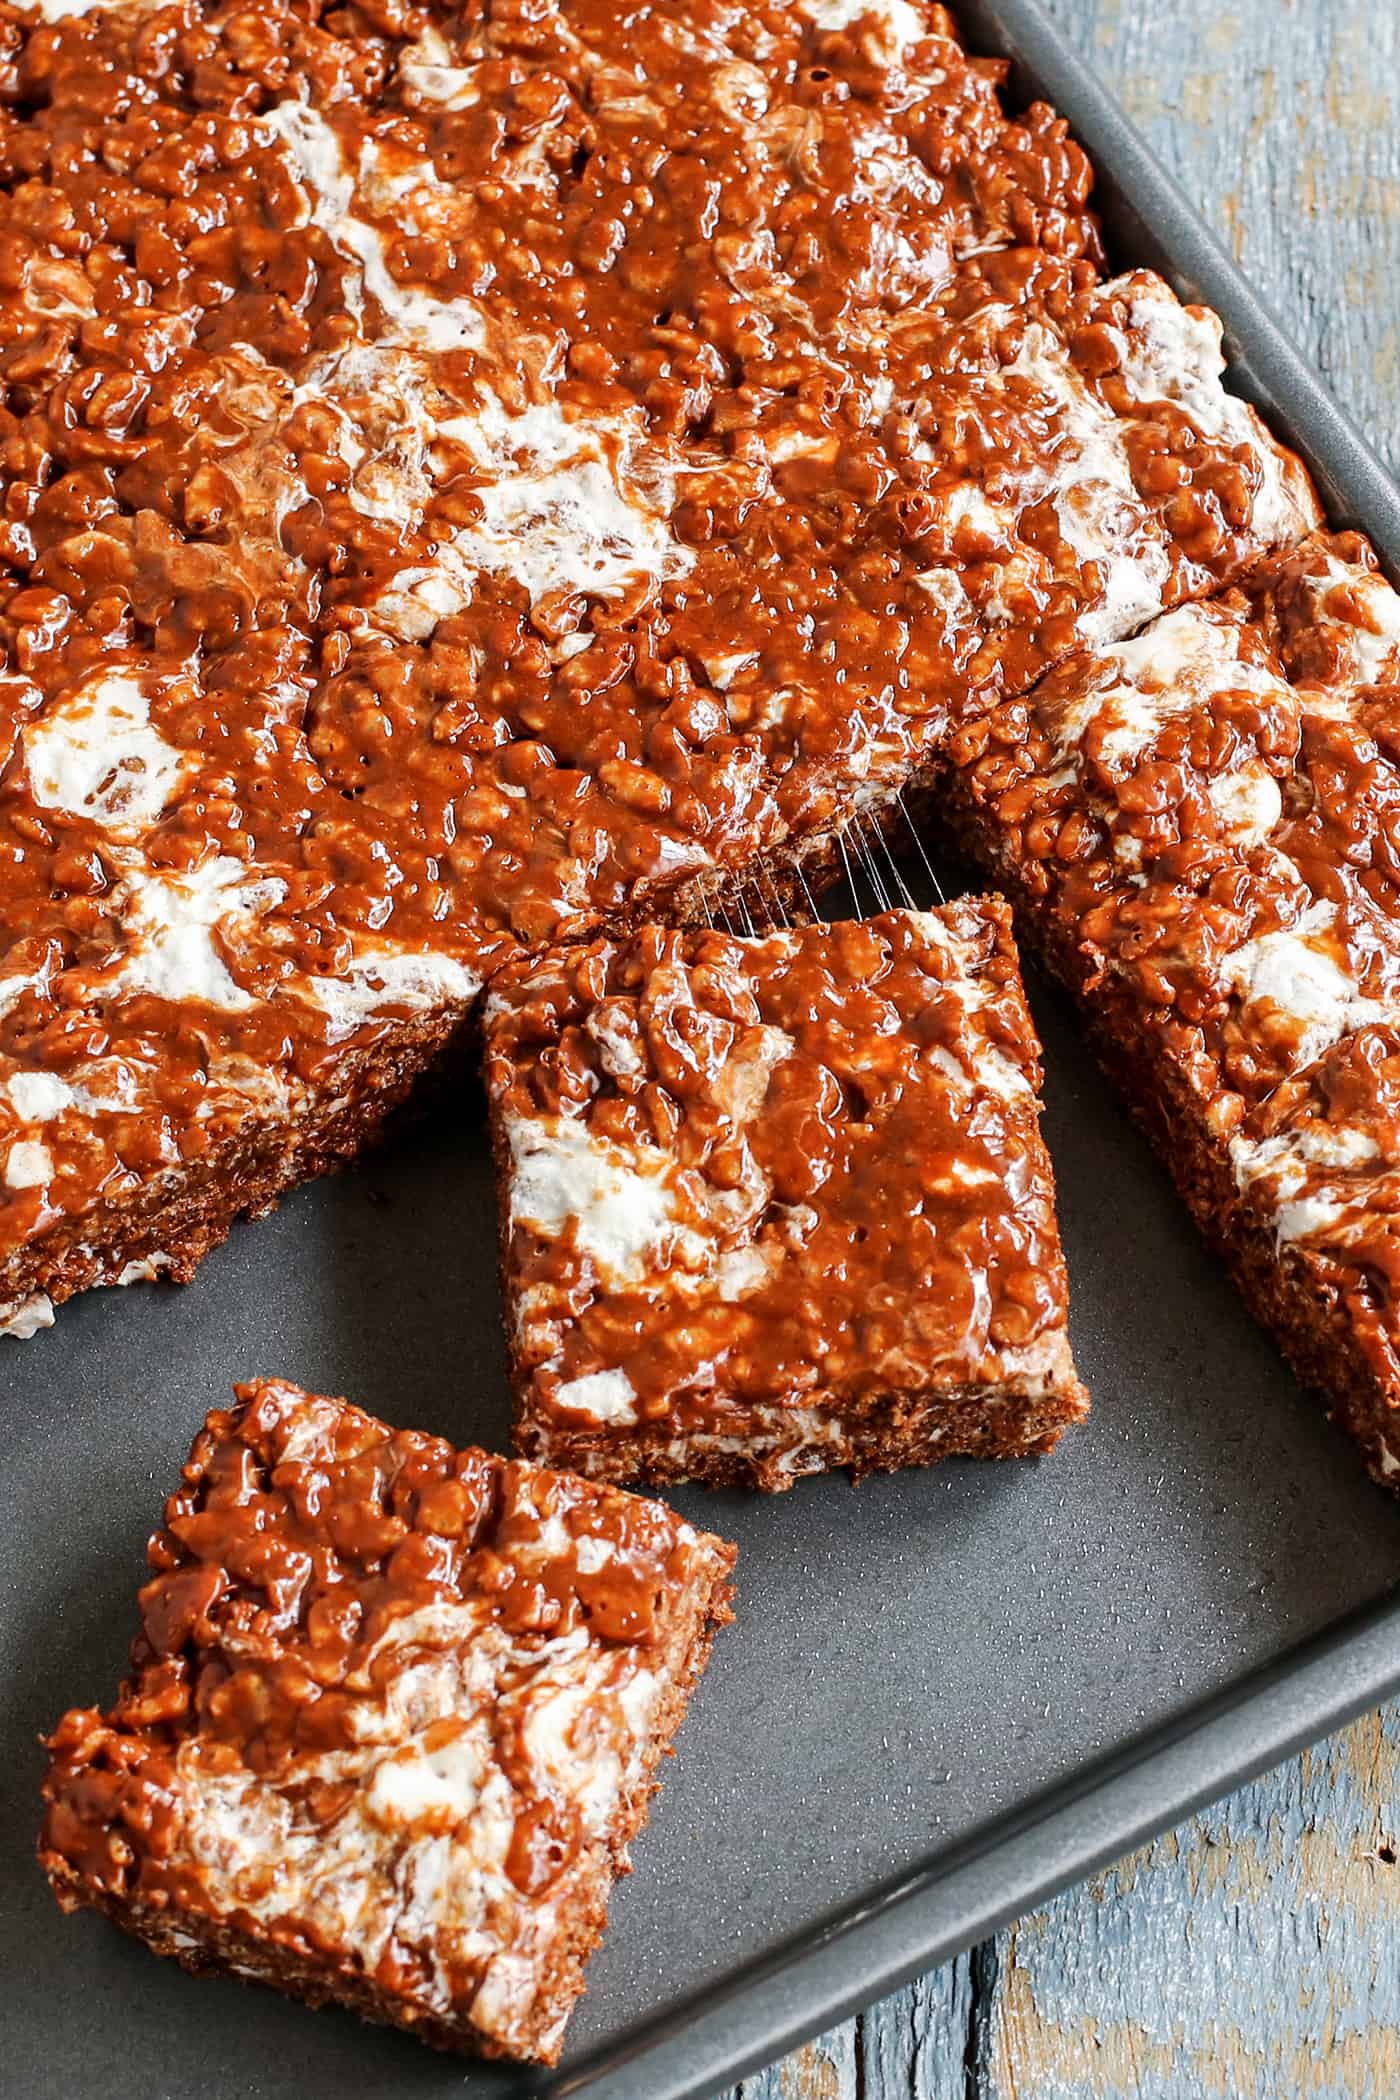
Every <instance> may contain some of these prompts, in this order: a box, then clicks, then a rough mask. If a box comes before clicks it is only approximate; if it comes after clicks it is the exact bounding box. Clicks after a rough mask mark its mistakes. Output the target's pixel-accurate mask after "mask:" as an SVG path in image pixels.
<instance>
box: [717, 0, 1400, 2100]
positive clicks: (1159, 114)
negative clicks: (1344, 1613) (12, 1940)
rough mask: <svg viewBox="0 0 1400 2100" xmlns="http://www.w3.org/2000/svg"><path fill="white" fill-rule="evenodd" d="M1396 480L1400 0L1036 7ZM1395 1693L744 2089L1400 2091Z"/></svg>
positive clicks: (874, 2093) (748, 2099)
mask: <svg viewBox="0 0 1400 2100" xmlns="http://www.w3.org/2000/svg"><path fill="white" fill-rule="evenodd" d="M1046 4H1047V5H1048V7H1049V8H1050V11H1051V13H1052V14H1053V15H1054V16H1055V17H1056V19H1057V20H1058V21H1059V22H1060V24H1061V25H1062V27H1063V28H1064V29H1065V30H1066V31H1067V32H1068V33H1069V34H1070V35H1071V36H1072V38H1073V39H1074V41H1075V42H1076V44H1077V45H1078V46H1079V48H1080V49H1081V50H1083V51H1085V52H1086V53H1087V54H1088V55H1089V56H1090V57H1091V58H1092V59H1093V61H1094V64H1095V66H1096V68H1097V70H1098V71H1099V73H1100V75H1101V77H1102V78H1103V79H1104V80H1105V81H1106V82H1107V83H1108V84H1109V85H1110V86H1111V87H1112V88H1113V89H1114V90H1115V92H1116V93H1117V94H1118V95H1119V97H1120V99H1121V100H1122V101H1123V103H1124V104H1125V106H1126V107H1127V109H1128V111H1129V112H1130V114H1131V115H1132V116H1133V118H1134V119H1135V121H1136V122H1137V123H1138V124H1139V126H1140V127H1141V128H1142V130H1143V131H1144V132H1145V133H1146V135H1147V137H1148V139H1149V141H1150V142H1151V144H1152V145H1153V146H1154V148H1155V149H1156V151H1157V152H1158V153H1159V154H1160V156H1161V157H1162V159H1163V160H1164V161H1165V162H1166V163H1167V165H1168V166H1169V167H1170V168H1171V170H1172V172H1173V173H1174V174H1175V175H1176V177H1177V179H1178V180H1179V181H1180V183H1181V184H1182V186H1183V188H1184V189H1185V191H1186V193H1187V195H1188V196H1189V197H1190V198H1191V199H1192V201H1193V203H1195V204H1196V205H1197V207H1198V208H1199V209H1200V210H1201V211H1202V213H1203V214H1204V216H1205V217H1206V219H1207V220H1208V221H1209V222H1210V223H1211V224H1212V225H1213V226H1214V227H1215V228H1216V230H1217V231H1218V232H1219V233H1220V234H1221V235H1222V236H1223V237H1224V239H1225V240H1226V242H1227V243H1228V245H1229V246H1230V247H1231V248H1232V249H1233V251H1234V253H1235V255H1236V257H1237V258H1238V260H1239V261H1240V263H1241V264H1242V266H1243V267H1244V269H1245V270H1246V272H1247V273H1248V275H1249V276H1250V278H1251V279H1252V281H1253V283H1254V284H1255V286H1256V287H1257V288H1258V289H1259V290H1260V291H1262V292H1263V293H1264V295H1265V297H1266V298H1267V299H1268V300H1269V301H1270V303H1271V304H1272V305H1273V306H1274V308H1275V310H1276V311H1277V312H1278V313H1279V315H1280V317H1281V318H1282V320H1283V322H1284V325H1285V327H1286V328H1287V329H1288V331H1289V333H1290V334H1291V335H1292V336H1293V338H1294V340H1295V342H1297V343H1298V344H1299V346H1300V347H1301V348H1302V349H1303V350H1305V351H1306V352H1307V353H1308V354H1309V355H1310V356H1311V357H1312V358H1313V360H1314V361H1315V363H1316V364H1317V366H1318V369H1319V370H1320V371H1321V372H1322V374H1323V376H1324V378H1325V379H1326V380H1327V382H1328V384H1329V386H1330V387H1331V388H1332V391H1333V392H1334V393H1335V395H1336V396H1337V398H1338V400H1340V401H1341V402H1342V403H1343V404H1344V405H1345V406H1346V407H1347V408H1348V409H1349V410H1350V412H1351V414H1352V415H1353V416H1354V418H1355V419H1356V421H1357V422H1358V423H1359V424H1360V426H1361V428H1362V429H1363V430H1364V431H1365V432H1366V434H1367V436H1368V437H1369V438H1370V440H1371V442H1372V443H1373V445H1374V446H1375V447H1376V449H1377V451H1378V452H1380V454H1381V455H1382V457H1383V458H1385V459H1387V460H1388V461H1389V462H1390V464H1391V465H1392V467H1400V0H1226V4H1223V5H1222V4H1221V0H1046ZM1397 1852H1400V1704H1397V1705H1395V1706H1392V1707H1390V1708H1388V1709H1387V1710H1386V1711H1385V1712H1384V1713H1383V1714H1373V1715H1371V1716H1369V1717H1368V1718H1367V1719H1365V1720H1364V1721H1361V1722H1358V1723H1357V1724H1356V1725H1355V1727H1353V1728H1351V1729H1349V1730H1347V1731H1346V1732H1345V1733H1344V1734H1342V1735H1340V1736H1338V1737H1336V1738H1335V1739H1334V1740H1333V1741H1332V1742H1330V1743H1327V1744H1325V1745H1323V1746H1321V1747H1320V1748H1319V1749H1318V1750H1316V1751H1313V1752H1312V1753H1310V1754H1309V1755H1307V1756H1304V1757H1302V1758H1298V1759H1295V1760H1294V1762H1293V1763H1292V1764H1290V1765H1287V1766H1285V1767H1283V1768H1282V1769H1281V1770H1280V1771H1278V1772H1276V1773H1273V1774H1271V1775H1270V1776H1269V1777H1268V1778H1267V1779H1264V1780H1260V1781H1258V1782H1257V1783H1256V1784H1255V1785H1253V1786H1249V1787H1245V1788H1243V1789H1242V1790H1241V1791H1240V1792H1239V1793H1238V1794H1236V1795H1234V1796H1233V1797H1232V1798H1231V1799H1230V1800H1229V1801H1226V1802H1224V1803H1223V1804H1221V1805H1220V1806H1219V1807H1217V1808H1215V1809H1212V1810H1210V1811H1209V1812H1208V1813H1206V1814H1205V1815H1202V1816H1199V1817H1197V1818H1195V1820H1194V1821H1192V1822H1191V1823H1188V1824H1186V1825H1184V1826H1183V1827H1182V1828H1181V1829H1180V1830H1178V1831H1175V1832H1173V1833H1171V1834H1170V1835H1169V1836H1167V1837H1164V1838H1160V1839H1158V1840H1157V1841H1156V1843H1154V1844H1152V1845H1149V1846H1147V1847H1146V1848H1145V1849H1144V1850H1143V1851H1141V1852H1138V1853H1135V1854H1133V1856H1132V1857H1131V1858H1129V1859H1127V1860H1124V1861H1123V1862H1122V1863H1121V1864H1120V1865H1119V1866H1117V1867H1115V1868H1114V1869H1113V1870H1112V1871H1111V1872H1109V1873H1107V1874H1103V1875H1100V1876H1099V1877H1098V1878H1097V1879H1096V1880H1094V1881H1092V1882H1090V1883H1088V1884H1086V1885H1085V1886H1084V1887H1083V1888H1079V1889H1076V1890H1073V1891H1072V1892H1071V1893H1069V1894H1068V1895H1065V1896H1062V1897H1060V1898H1059V1899H1058V1900H1057V1901H1056V1902H1054V1903H1051V1904H1049V1905H1047V1906H1046V1908H1045V1909H1043V1910H1041V1911H1037V1912H1036V1913H1034V1914H1033V1915H1032V1916H1030V1917H1028V1918H1024V1919H1022V1920H1021V1921H1020V1923H1019V1924H1017V1925H1015V1926H1013V1927H1012V1928H1011V1929H1010V1930H1009V1931H1007V1932H1005V1933H1003V1934H1002V1935H1001V1936H1000V1938H999V1939H998V1940H997V1942H996V1943H995V1944H994V1945H989V1946H988V1947H985V1948H981V1949H978V1950H977V1952H976V1953H975V1954H973V1955H971V1956H965V1957H964V1958H963V1959H962V1960H960V1961H958V1962H955V1963H952V1964H950V1965H949V1966H948V1967H947V1968H944V1969H941V1970H938V1971H936V1972H935V1973H934V1974H933V1975H930V1976H927V1977H924V1978H922V1979H921V1980H920V1981H919V1982H918V1983H917V1984H915V1985H913V1986H912V1987H911V1988H910V1989H909V1990H907V1991H903V1992H901V1993H900V1994H899V1995H898V1996H897V1997H894V1998H891V1999H889V2000H888V2001H887V2002H886V2003H885V2004H883V2005H880V2006H876V2007H874V2008H873V2009H872V2010H871V2011H869V2012H867V2013H865V2014H863V2015H862V2016H861V2018H860V2019H859V2020H857V2021H851V2022H848V2023H847V2024H846V2025H845V2026H844V2027H841V2028H838V2029H836V2030H834V2031H833V2032H832V2033H831V2034H829V2035H826V2036H824V2037H823V2038H822V2039H821V2041H819V2042H815V2043H812V2044H810V2045H809V2046H808V2048H807V2049H805V2050H801V2051H798V2052H797V2054H796V2055H794V2056H793V2057H790V2058H789V2059H788V2060H787V2062H786V2063H784V2064H781V2065H778V2066H776V2067H775V2068H774V2069H772V2070H770V2071H767V2072H764V2073H762V2074H760V2075H759V2076H758V2077H755V2078H750V2079H747V2080H746V2081H745V2082H744V2084H743V2085H742V2086H741V2087H739V2088H738V2089H737V2092H736V2094H735V2095H733V2096H731V2100H1207V2096H1210V2100H1214V2096H1217V2095H1219V2096H1221V2100H1295V2096H1296V2100H1304V2096H1306V2100H1400V1865H1397V1864H1396V1854H1397Z"/></svg>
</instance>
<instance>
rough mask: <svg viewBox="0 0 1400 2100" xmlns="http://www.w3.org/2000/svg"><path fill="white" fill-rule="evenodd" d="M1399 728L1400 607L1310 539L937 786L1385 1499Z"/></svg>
mask: <svg viewBox="0 0 1400 2100" xmlns="http://www.w3.org/2000/svg"><path fill="white" fill-rule="evenodd" d="M1397 723H1400V598H1397V596H1396V593H1395V592H1394V591H1393V590H1392V588H1391V586H1390V585H1389V584H1388V583H1387V582H1386V581H1385V579H1384V578H1383V577H1382V576H1381V575H1380V574H1379V573H1378V570H1377V567H1376V562H1375V558H1374V555H1373V554H1372V552H1371V549H1370V548H1369V546H1368V545H1367V544H1366V542H1365V541H1364V540H1362V539H1361V538H1360V537H1359V536H1356V535H1340V536H1323V535H1319V536H1317V537H1316V538H1314V539H1312V540H1310V541H1308V542H1307V543H1306V544H1305V545H1304V546H1302V547H1300V548H1298V549H1297V550H1295V551H1293V552H1292V553H1290V554H1288V555H1286V556H1281V557H1278V558H1277V559H1275V560H1273V561H1271V562H1269V563H1266V564H1265V565H1264V566H1263V567H1262V568H1260V569H1259V570H1258V571H1257V572H1256V573H1255V575H1254V576H1253V577H1252V578H1251V579H1250V581H1249V584H1248V588H1247V589H1246V590H1242V591H1238V592H1234V593H1229V594H1226V595H1225V596H1223V597H1221V598H1219V599H1217V600H1215V601H1213V602H1212V603H1210V604H1207V605H1196V606H1193V607H1190V608H1188V609H1185V610H1181V611H1177V612H1175V613H1173V614H1171V615H1169V616H1168V617H1167V618H1165V619H1162V620H1159V621H1158V622H1156V623H1155V624H1154V625H1153V626H1151V627H1149V628H1148V629H1147V630H1146V631H1145V632H1144V633H1143V634H1142V635H1140V636H1139V637H1137V638H1136V639H1135V640H1133V641H1131V642H1129V643H1126V644H1123V645H1121V646H1118V647H1116V648H1109V649H1104V650H1100V651H1096V652H1092V653H1089V654H1085V655H1082V656H1080V657H1079V658H1077V659H1075V660H1073V661H1071V662H1068V663H1066V664H1065V665H1063V666H1062V667H1061V668H1060V669H1059V670H1057V671H1056V672H1054V673H1053V674H1051V676H1050V677H1048V678H1047V679H1046V680H1045V681H1044V682H1043V683H1042V684H1041V685H1040V686H1039V687H1038V688H1037V690H1036V691H1035V693H1034V694H1033V695H1032V696H1031V697H1030V699H1029V700H1028V701H1026V702H1024V703H1015V704H1007V705H1006V706H1005V707H1004V708H1002V709H1000V710H998V711H996V712H994V714H993V715H992V716H991V717H990V718H989V719H988V720H987V721H986V722H985V723H983V724H979V725H975V726H973V727H970V728H968V729H967V730H965V731H964V732H963V733H962V735H961V736H960V737H959V738H958V739H957V740H956V741H955V743H954V745H953V751H954V755H955V757H956V760H957V770H956V772H955V774H954V775H953V777H952V778H951V779H950V780H949V783H948V796H949V802H950V806H952V807H953V808H955V809H956V813H957V819H958V822H959V824H960V827H961V829H962V831H963V834H964V837H965V838H966V840H967V841H968V842H969V843H970V844H971V845H972V847H973V848H974V850H975V851H977V852H978V853H979V854H980V855H981V857H982V859H983V861H984V864H985V865H987V866H988V867H989V868H990V869H991V870H992V871H993V872H994V873H995V875H996V876H997V878H998V880H999V881H1000V882H1001V883H1002V884H1003V885H1004V886H1005V887H1006V888H1007V889H1008V890H1010V891H1011V892H1012V893H1013V894H1014V895H1015V896H1016V897H1017V899H1018V902H1019V904H1020V907H1021V909H1022V912H1023V915H1024V920H1025V925H1026V929H1027V932H1028V935H1029V937H1030V938H1032V939H1033V940H1034V941H1035V942H1036V943H1037V944H1038V945H1039V947H1040V948H1041V949H1042V950H1043V951H1044V952H1045V953H1046V954H1047V955H1048V956H1049V957H1050V959H1051V960H1052V962H1053V963H1054V965H1055V966H1056V967H1057V968H1058V970H1059V972H1060V974H1061V975H1062V976H1063V977H1064V978H1065V979H1066V980H1067V981H1068V982H1069V983H1070V984H1071V985H1072V986H1073V987H1074V989H1075V990H1076V991H1077V992H1078V993H1079V995H1080V997H1081V998H1082V999H1083V1001H1084V1003H1085V1007H1086V1010H1087V1012H1088V1014H1089V1016H1090V1019H1091V1022H1092V1024H1093V1027H1094V1030H1095V1035H1096V1039H1097V1041H1098V1044H1099V1047H1100V1049H1101V1051H1102V1053H1103V1055H1104V1057H1105V1060H1106V1062H1107V1063H1108V1064H1109V1065H1110V1067H1112V1068H1113V1069H1115V1070H1117V1071H1118V1072H1119V1073H1120V1074H1121V1076H1122V1077H1123V1079H1124V1081H1125V1084H1126V1086H1127V1090H1128V1093H1129V1096H1130V1098H1131V1099H1132V1101H1133V1102H1134V1104H1135V1106H1136V1107H1137V1109H1138V1112H1139V1113H1140V1115H1141V1116H1142V1119H1143V1121H1144V1122H1145V1123H1146V1125H1147V1127H1148V1129H1149V1131H1151V1132H1152V1134H1153V1135H1154V1137H1155V1138H1156V1139H1157V1141H1158V1143H1159V1145H1160V1147H1161V1149H1162V1152H1163V1155H1164V1157H1165V1158H1166V1160H1167V1162H1168V1164H1169V1166H1170V1167H1171V1169H1172V1171H1173V1173H1174V1174H1175V1175H1176V1177H1177V1179H1178V1181H1179V1182H1180V1183H1181V1185H1182V1187H1183V1189H1184V1191H1185V1193H1186V1195H1187V1197H1188V1199H1189V1201H1190V1203H1191V1205H1192V1208H1193V1210H1194V1212H1195V1214H1196V1217H1197V1219H1198V1221H1199V1222H1200V1224H1201V1225H1202V1227H1203V1228H1204V1230H1205V1231H1206V1233H1207V1235H1208V1236H1209V1237H1210V1239H1211V1240H1212V1241H1213V1242H1214V1243H1215V1244H1216V1245H1217V1246H1219V1247H1220V1248H1221V1249H1222V1250H1223V1252H1224V1253H1225V1255H1226V1258H1227V1259H1228V1260H1229V1261H1230V1263H1231V1265H1232V1266H1233V1268H1234V1269H1235V1272H1236V1274H1237V1275H1238V1276H1239V1278H1240V1280H1241V1282H1242V1284H1243V1285H1244V1288H1245V1290H1246V1293H1247V1295H1248V1296H1249V1298H1250V1301H1251V1303H1252V1305H1253V1306H1254V1308H1255V1310H1256V1311H1257V1312H1258V1313H1259V1314H1260V1316H1261V1317H1262V1318H1263V1319H1264V1320H1265V1321H1266V1323H1267V1324H1268V1325H1270V1326H1271V1327H1272V1328H1273V1329H1274V1330H1275V1332H1276V1333H1277V1334H1278V1336H1279V1338H1280V1340H1281V1342H1282V1343H1283V1346H1284V1347H1285V1349H1286V1350H1287V1352H1288V1354H1289V1355H1290V1356H1291V1358H1292V1360H1293V1362H1294V1364H1295V1366H1296V1367H1297V1368H1298V1370H1299V1371H1300V1373H1301V1374H1302V1375H1303V1376H1304V1378H1305V1379H1307V1380H1308V1381H1309V1382H1311V1383H1312V1384H1314V1385H1316V1386H1318V1387H1320V1388H1321V1389H1322V1390H1323V1391H1324V1392H1326V1393H1327V1394H1328V1396H1329V1398H1330V1400H1331V1402H1332V1405H1333V1407H1334V1410H1335V1412H1336V1413H1337V1415H1338V1417H1339V1419H1340V1420H1341V1421H1342V1422H1343V1423H1344V1424H1345V1425H1346V1426H1347V1427H1348V1428H1349V1429H1350V1430H1351V1432H1352V1433H1353V1435H1355V1436H1356V1437H1357V1438H1358V1440H1359V1441H1360V1443H1361V1445H1362V1448H1363V1450H1364V1452H1365V1454H1366V1457H1367V1461H1368V1463H1369V1465H1370V1466H1371V1469H1372V1471H1373V1472H1375V1473H1376V1474H1377V1476H1378V1477H1379V1478H1382V1479H1386V1480H1392V1481H1393V1478H1394V1476H1395V1475H1396V1474H1397V1473H1400V1300H1398V1299H1397V1288H1396V1283H1397V1267H1396V1260H1395V1232H1396V1219H1397V1215H1400V1211H1398V1210H1397V1198H1398V1197H1400V1183H1397V1179H1396V1159H1397V1152H1396V1144H1397V1138H1396V1130H1397V1125H1396V1120H1395V1108H1396V1102H1397V1099H1400V1097H1398V1096H1397V1095H1396V1092H1395V1086H1396V1074H1397V1069H1398V1067H1397V1045H1398V1044H1400V1035H1398V1034H1397V1030H1400V740H1398V737H1397Z"/></svg>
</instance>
